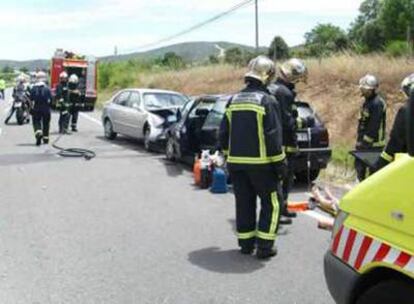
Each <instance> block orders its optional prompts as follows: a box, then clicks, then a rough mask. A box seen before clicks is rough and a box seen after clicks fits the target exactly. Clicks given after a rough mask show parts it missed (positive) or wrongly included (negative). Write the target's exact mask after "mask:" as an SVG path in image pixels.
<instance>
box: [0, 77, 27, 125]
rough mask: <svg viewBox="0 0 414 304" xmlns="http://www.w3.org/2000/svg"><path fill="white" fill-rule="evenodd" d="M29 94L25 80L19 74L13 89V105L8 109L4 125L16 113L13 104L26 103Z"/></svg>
mask: <svg viewBox="0 0 414 304" xmlns="http://www.w3.org/2000/svg"><path fill="white" fill-rule="evenodd" d="M29 94H30V93H29V92H28V90H27V86H26V78H25V77H24V75H23V74H20V75H19V76H17V78H16V86H15V87H14V88H13V93H12V97H13V105H12V106H11V108H10V111H9V114H8V115H7V117H6V120H5V121H4V123H5V124H8V123H9V120H10V119H11V118H12V117H13V114H14V112H15V111H16V108H15V107H14V103H15V102H16V101H21V102H26V99H27V97H28V95H29Z"/></svg>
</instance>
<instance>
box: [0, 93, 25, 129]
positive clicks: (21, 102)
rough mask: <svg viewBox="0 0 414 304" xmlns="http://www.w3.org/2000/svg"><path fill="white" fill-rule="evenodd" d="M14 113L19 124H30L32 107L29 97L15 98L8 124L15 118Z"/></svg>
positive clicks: (7, 120)
mask: <svg viewBox="0 0 414 304" xmlns="http://www.w3.org/2000/svg"><path fill="white" fill-rule="evenodd" d="M13 113H16V120H17V124H19V125H23V124H24V123H29V122H30V105H29V100H28V98H27V96H23V97H20V98H15V99H14V100H13V104H12V108H11V109H10V114H9V115H8V117H7V119H6V121H5V123H6V124H7V123H8V122H9V120H10V118H11V117H12V116H13Z"/></svg>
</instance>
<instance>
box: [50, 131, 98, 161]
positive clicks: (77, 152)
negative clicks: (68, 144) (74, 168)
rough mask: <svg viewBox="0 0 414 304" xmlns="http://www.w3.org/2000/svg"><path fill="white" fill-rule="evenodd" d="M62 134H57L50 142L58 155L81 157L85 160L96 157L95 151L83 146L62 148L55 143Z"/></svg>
mask: <svg viewBox="0 0 414 304" xmlns="http://www.w3.org/2000/svg"><path fill="white" fill-rule="evenodd" d="M62 136H63V134H61V135H59V136H58V137H57V138H56V139H55V140H54V141H53V143H52V147H53V148H55V149H56V150H58V151H59V152H58V155H60V156H62V157H83V158H85V160H91V159H93V158H94V157H96V153H95V152H94V151H92V150H88V149H83V148H62V147H60V146H58V145H57V143H58V142H59V140H60V139H61V138H62Z"/></svg>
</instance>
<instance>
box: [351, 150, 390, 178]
mask: <svg viewBox="0 0 414 304" xmlns="http://www.w3.org/2000/svg"><path fill="white" fill-rule="evenodd" d="M383 149H384V147H373V148H364V149H357V150H359V151H367V152H381V151H382V150H383ZM355 171H356V174H357V178H358V180H359V181H360V182H362V181H363V180H364V179H366V178H367V177H368V176H369V175H370V174H372V173H373V171H374V169H373V168H372V169H370V168H369V167H368V166H367V165H366V164H364V163H363V162H362V161H361V160H359V159H355Z"/></svg>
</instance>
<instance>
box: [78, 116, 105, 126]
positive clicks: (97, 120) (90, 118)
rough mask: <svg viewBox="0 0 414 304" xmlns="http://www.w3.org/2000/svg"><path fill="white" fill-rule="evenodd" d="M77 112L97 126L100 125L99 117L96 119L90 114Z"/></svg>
mask: <svg viewBox="0 0 414 304" xmlns="http://www.w3.org/2000/svg"><path fill="white" fill-rule="evenodd" d="M79 114H80V115H81V116H82V117H84V118H86V119H87V120H89V121H91V122H93V123H95V124H97V125H99V126H102V122H101V121H100V120H99V119H96V118H94V117H92V116H90V115H88V114H85V113H79Z"/></svg>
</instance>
